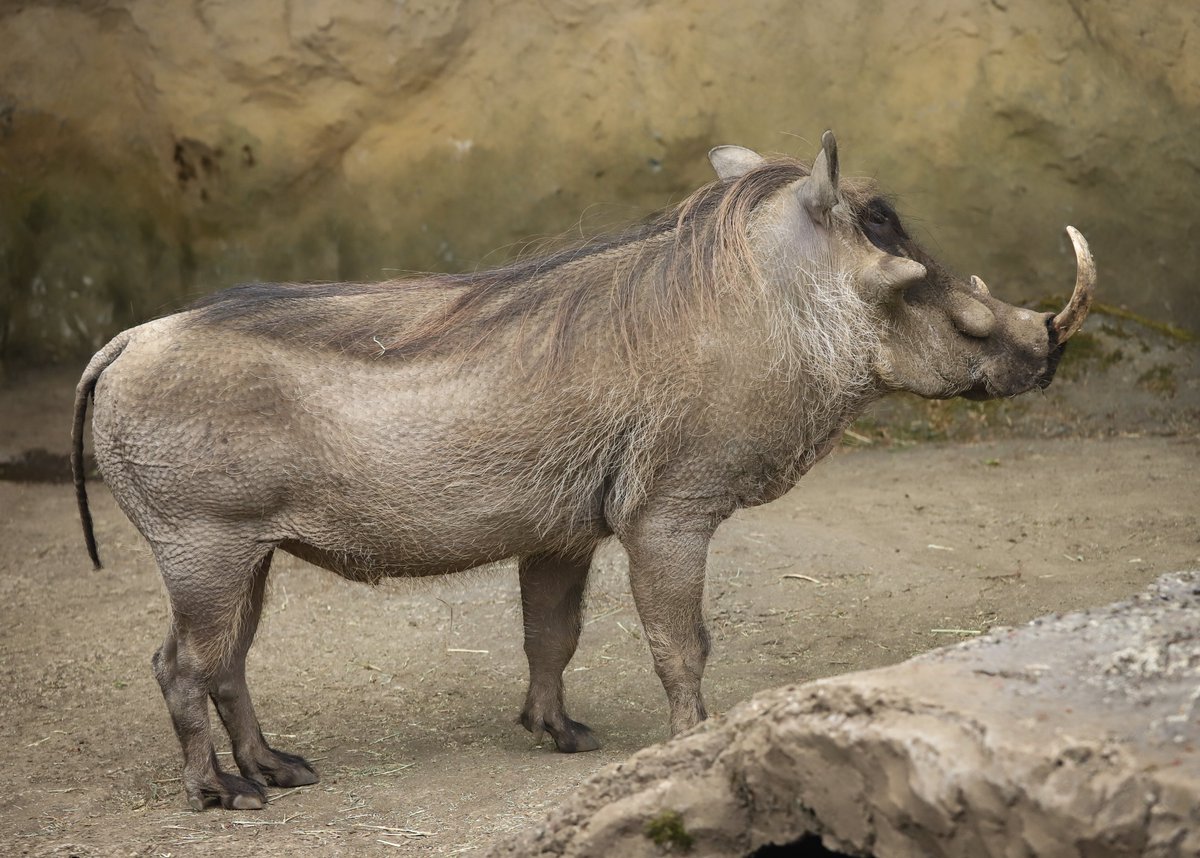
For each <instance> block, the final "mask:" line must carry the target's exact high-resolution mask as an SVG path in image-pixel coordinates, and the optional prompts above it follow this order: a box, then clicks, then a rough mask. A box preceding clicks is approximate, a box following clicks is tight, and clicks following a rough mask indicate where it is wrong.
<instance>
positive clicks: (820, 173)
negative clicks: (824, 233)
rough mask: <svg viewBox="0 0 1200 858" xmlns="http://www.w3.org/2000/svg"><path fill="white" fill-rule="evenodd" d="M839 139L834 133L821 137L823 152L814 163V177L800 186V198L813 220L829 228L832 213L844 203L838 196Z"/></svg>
mask: <svg viewBox="0 0 1200 858" xmlns="http://www.w3.org/2000/svg"><path fill="white" fill-rule="evenodd" d="M838 176H839V166H838V150H837V138H835V137H834V136H833V132H832V131H826V132H825V133H824V134H822V135H821V151H820V152H819V153H818V154H817V159H816V160H815V161H813V166H812V175H810V176H809V177H808V178H807V179H805V180H804V181H803V182H801V184H800V198H801V200H802V201H803V202H804V207H805V208H807V209H808V213H809V214H810V215H811V216H812V218H813V220H815V221H818V222H820V223H823V224H825V225H826V226H829V224H830V220H831V219H830V214H829V213H830V212H831V211H833V207H834V206H836V205H837V204H838V203H840V202H841V201H842V198H841V196H840V195H839V194H838Z"/></svg>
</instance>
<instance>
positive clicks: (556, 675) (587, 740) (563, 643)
mask: <svg viewBox="0 0 1200 858" xmlns="http://www.w3.org/2000/svg"><path fill="white" fill-rule="evenodd" d="M590 565H591V551H590V550H589V551H586V552H584V553H582V554H581V555H579V556H575V557H563V556H558V555H547V554H537V555H533V556H530V557H522V558H521V564H520V576H521V610H522V613H523V615H524V618H525V655H526V656H527V657H528V659H529V693H528V694H527V695H526V696H525V708H524V709H522V710H521V717H520V721H521V724H522V725H523V726H524V727H525V729H526V730H529V731H530V732H531V733H533V734H534V735H535V736H540V735H541V734H542V731H543V730H544V731H545V732H547V733H549V734H550V736H551V737H552V738H553V739H554V744H555V745H556V746H557V747H558V750H560V751H564V752H567V753H572V752H575V751H594V750H596V749H597V748H599V747H600V743H599V742H598V741H597V740H596V737H595V736H594V735H592V731H591V730H590V729H588V727H587V726H586V725H584V724H580V723H579V722H578V721H572V720H571V719H570V718H569V717H568V716H567V712H566V709H565V708H564V705H563V680H562V675H563V671H564V670H565V669H566V667H567V663H568V662H569V661H570V660H571V656H573V655H574V654H575V646H576V645H577V644H578V643H579V632H580V629H581V628H582V627H583V591H584V587H585V586H586V584H587V576H588V569H589V567H590Z"/></svg>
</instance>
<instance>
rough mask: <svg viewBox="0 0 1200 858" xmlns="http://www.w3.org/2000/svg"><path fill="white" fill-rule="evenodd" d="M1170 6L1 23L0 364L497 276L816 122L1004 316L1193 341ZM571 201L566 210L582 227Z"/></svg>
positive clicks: (1197, 107)
mask: <svg viewBox="0 0 1200 858" xmlns="http://www.w3.org/2000/svg"><path fill="white" fill-rule="evenodd" d="M1197 40H1200V6H1198V5H1197V4H1193V3H1177V2H1172V0H1096V2H1089V3H1087V4H1079V3H1066V4H1043V3H1039V2H1036V0H1007V2H999V0H996V2H992V3H990V4H988V3H980V2H977V0H921V2H918V3H916V4H894V3H893V4H887V3H878V2H874V0H850V2H840V3H824V4H812V3H804V4H798V3H792V2H788V0H762V2H756V3H753V4H739V5H738V6H737V7H736V8H734V7H731V6H729V4H726V3H721V2H717V0H692V2H686V3H669V4H668V3H653V2H647V0H603V2H601V1H600V0H563V1H562V2H557V0H556V2H544V0H513V2H507V3H502V4H494V3H487V2H482V0H416V2H407V3H397V2H393V0H337V2H335V0H165V2H164V0H107V2H97V0H74V2H70V0H61V2H55V3H35V2H19V1H18V2H15V3H13V2H9V3H6V4H3V7H2V8H0V44H2V45H3V46H4V47H3V50H2V51H0V199H2V200H3V207H2V210H0V358H9V359H12V358H24V359H29V360H45V359H54V358H64V357H75V356H78V355H81V354H84V353H89V352H90V351H91V350H93V349H94V348H96V347H97V346H98V345H100V344H101V343H102V342H103V341H104V340H105V339H106V338H107V337H108V336H109V335H111V334H112V333H114V332H115V331H117V330H118V329H120V328H122V327H125V326H127V325H129V324H131V323H133V322H136V321H139V320H141V319H144V318H146V317H148V316H152V315H155V314H157V313H161V312H163V311H165V310H168V309H173V308H175V307H177V306H179V305H180V304H181V303H182V302H183V301H185V300H187V299H188V298H190V297H194V296H196V295H199V294H201V293H204V292H207V291H211V290H213V289H217V288H221V287H224V286H228V285H231V284H233V283H236V282H240V281H245V280H248V279H332V278H345V279H378V278H380V277H385V276H390V275H391V274H393V273H395V272H397V271H401V270H414V269H417V270H422V269H440V270H461V269H468V268H473V267H476V266H478V265H480V264H488V263H492V262H501V261H504V260H505V259H506V258H507V257H509V256H511V255H513V254H514V253H515V252H516V251H518V250H520V249H521V248H522V247H523V246H524V244H525V242H527V241H528V240H529V239H530V237H531V236H533V237H536V236H541V235H560V234H563V233H564V232H566V233H569V232H573V231H574V232H577V231H578V230H576V229H574V226H575V225H578V224H579V222H580V216H581V213H587V214H586V216H585V218H584V221H585V222H584V223H583V229H584V230H585V231H594V230H595V229H596V228H600V227H603V226H604V225H606V224H611V223H613V222H624V221H627V220H630V219H633V218H636V217H638V216H639V215H641V214H643V213H645V212H647V211H649V210H651V209H654V208H658V207H660V206H662V205H664V204H666V203H667V202H669V201H670V200H672V199H677V198H678V197H679V196H680V195H682V194H683V193H685V192H687V191H689V190H691V189H693V188H695V187H696V186H698V185H699V184H701V183H703V182H705V181H707V180H708V179H709V172H708V166H707V164H706V162H705V159H704V153H705V152H706V150H707V149H708V148H709V147H711V146H713V145H715V144H717V143H725V142H737V143H741V144H743V145H748V146H753V147H755V148H758V149H761V150H764V151H784V152H787V153H789V154H794V155H799V156H802V157H811V156H812V154H814V153H815V151H816V148H817V147H816V143H815V141H816V140H818V138H819V136H820V133H821V131H822V130H823V129H824V128H826V127H833V128H835V129H836V130H837V132H838V135H839V138H838V139H839V140H840V141H841V142H842V145H843V150H844V156H843V159H844V169H845V170H846V171H847V172H849V173H854V172H859V173H864V172H865V173H873V174H876V175H878V176H879V177H880V178H881V179H882V180H883V182H884V183H885V185H886V186H888V187H889V188H891V189H892V190H893V191H895V192H897V193H898V194H899V195H900V196H901V197H902V199H901V204H902V208H903V209H904V210H906V211H907V212H908V213H910V214H911V215H913V216H915V217H916V218H918V219H919V220H920V221H921V222H924V223H928V224H930V225H931V226H930V228H929V229H928V230H927V236H926V237H927V238H928V239H930V240H936V241H937V243H938V252H939V255H940V256H941V257H942V258H945V259H947V260H948V261H950V262H952V263H954V264H956V265H957V266H958V267H959V268H961V269H962V270H964V271H971V272H978V273H980V274H981V275H982V276H983V277H984V279H985V280H987V281H988V282H989V284H991V286H992V288H993V289H994V290H996V291H997V292H998V293H1000V294H1002V295H1003V296H1004V297H1006V298H1008V299H1010V300H1016V299H1033V298H1037V297H1040V296H1044V295H1047V294H1049V293H1055V292H1056V293H1062V292H1065V291H1066V290H1067V289H1068V288H1069V285H1070V282H1071V276H1072V256H1071V252H1070V245H1069V242H1067V240H1066V238H1065V236H1064V235H1063V230H1062V228H1063V226H1064V224H1066V223H1072V224H1074V225H1075V226H1077V227H1079V228H1080V229H1081V230H1083V231H1084V233H1085V234H1086V235H1087V236H1088V238H1089V239H1090V241H1091V244H1092V247H1093V249H1094V251H1095V253H1096V257H1097V261H1098V263H1099V266H1100V271H1101V276H1102V280H1101V300H1103V301H1107V302H1110V303H1121V302H1125V303H1127V304H1129V305H1130V306H1131V307H1132V308H1133V309H1134V310H1137V311H1139V312H1142V313H1147V314H1149V315H1152V316H1155V317H1157V318H1160V319H1164V320H1167V321H1173V322H1176V323H1181V324H1184V325H1192V326H1195V325H1196V323H1197V320H1198V319H1200V294H1198V293H1197V291H1196V290H1195V289H1194V281H1195V272H1196V271H1197V270H1200V232H1198V230H1200V202H1198V199H1200V198H1198V197H1197V195H1196V194H1195V193H1194V184H1195V182H1194V179H1195V177H1196V175H1197V171H1198V170H1200V143H1197V141H1200V51H1197V50H1196V49H1195V45H1196V43H1197ZM597 207H599V208H597Z"/></svg>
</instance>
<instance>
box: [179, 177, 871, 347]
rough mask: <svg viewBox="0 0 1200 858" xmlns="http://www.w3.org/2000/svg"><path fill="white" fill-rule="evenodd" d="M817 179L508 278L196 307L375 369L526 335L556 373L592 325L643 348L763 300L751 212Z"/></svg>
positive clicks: (748, 188) (732, 197)
mask: <svg viewBox="0 0 1200 858" xmlns="http://www.w3.org/2000/svg"><path fill="white" fill-rule="evenodd" d="M808 172H809V167H808V166H807V165H806V164H803V163H801V162H799V161H796V160H793V159H789V158H776V159H772V160H770V161H768V162H767V163H766V164H764V165H763V166H761V167H759V168H757V169H754V170H751V171H750V172H748V173H746V174H745V175H743V176H741V177H739V178H738V179H736V180H733V181H724V182H723V181H716V182H712V183H710V184H707V185H705V186H703V187H701V188H700V189H699V190H697V191H695V192H694V193H693V194H691V195H690V196H689V197H688V198H686V199H685V200H683V201H682V202H681V203H679V204H678V205H675V206H673V207H671V208H668V209H666V210H664V211H662V212H659V213H658V214H657V215H655V216H653V217H651V218H650V219H649V220H647V221H646V222H644V223H642V224H639V225H636V226H634V227H632V228H630V229H628V230H626V231H625V232H623V233H620V234H617V235H614V236H608V237H602V238H599V239H593V240H590V241H587V242H584V243H582V244H579V245H576V246H572V247H567V248H565V249H562V250H558V251H556V252H553V253H549V254H545V255H540V256H533V257H529V258H525V259H519V260H517V261H515V262H513V263H511V264H508V265H505V266H501V267H499V268H493V269H489V270H484V271H478V272H473V273H466V274H431V275H419V276H412V277H405V278H400V279H393V280H385V281H382V282H377V283H315V284H299V283H253V284H248V285H243V286H236V287H234V288H232V289H228V290H225V291H223V292H218V293H216V294H213V295H210V296H207V297H205V298H202V299H200V300H199V301H197V302H195V303H194V304H192V305H191V306H190V307H189V308H188V310H190V311H191V314H192V320H193V321H194V322H195V323H197V324H201V325H206V326H215V327H222V328H227V329H235V330H239V331H243V332H246V333H249V334H252V335H258V336H264V337H270V338H273V339H280V340H285V341H294V342H297V343H300V344H303V345H305V346H306V347H309V348H315V349H329V350H334V351H338V352H342V353H347V354H354V355H360V356H362V357H363V358H364V359H369V358H375V359H405V358H416V357H420V356H422V355H424V354H427V353H437V354H447V353H455V352H458V353H462V352H467V351H470V350H472V349H473V348H475V347H477V346H478V345H479V344H480V343H482V342H483V341H485V340H486V339H488V338H489V337H490V336H492V335H494V334H495V333H497V332H498V331H501V330H505V329H509V328H512V327H515V328H518V329H520V330H521V331H522V336H523V337H524V336H526V335H527V334H526V332H528V331H531V330H532V331H536V332H537V336H536V340H537V341H538V342H539V343H541V344H543V347H544V349H545V351H544V353H543V357H544V358H546V363H545V364H544V365H546V366H558V365H562V364H563V363H565V362H567V360H568V358H569V356H570V355H571V354H572V353H573V352H574V351H575V348H576V346H578V345H579V341H580V339H581V337H582V336H584V335H585V330H581V329H586V328H587V327H588V325H587V324H585V323H586V322H595V321H596V320H597V319H603V320H606V323H608V324H612V325H615V326H616V333H617V335H618V337H619V340H620V341H621V342H622V343H623V344H624V345H625V347H626V349H627V350H630V351H636V350H637V348H638V346H639V343H641V342H642V341H643V340H645V339H647V338H649V339H653V338H654V335H655V333H661V332H662V329H663V328H664V326H665V327H667V328H671V327H674V326H679V325H684V326H687V327H692V325H694V324H699V323H702V322H703V320H704V319H705V318H706V317H708V316H709V312H710V311H711V310H712V309H713V307H714V304H715V302H716V299H717V298H718V297H720V298H721V299H722V301H724V302H729V301H730V300H733V301H735V302H736V301H738V300H739V299H741V300H753V296H752V295H751V294H750V293H751V292H753V291H754V287H753V286H752V285H751V284H750V283H747V282H745V281H746V280H747V275H749V274H751V271H750V269H751V268H752V267H753V260H752V258H751V249H750V246H749V242H748V231H749V229H748V228H749V225H750V221H751V218H752V216H753V214H754V211H755V209H756V208H757V207H758V206H759V204H760V203H762V202H763V201H764V200H765V199H767V198H768V197H769V196H770V195H771V194H773V193H774V192H775V191H776V190H778V189H780V188H782V187H783V186H785V185H787V184H789V183H792V182H795V181H797V180H798V179H800V178H802V177H804V176H806V175H808ZM847 184H848V183H844V185H847ZM845 190H846V191H849V192H850V193H851V194H853V192H854V187H853V186H852V185H851V186H849V187H846V188H845ZM851 202H852V205H853V204H855V203H858V202H859V200H857V199H852V200H851ZM585 317H595V318H585ZM593 330H594V329H593ZM675 333H680V332H679V331H675Z"/></svg>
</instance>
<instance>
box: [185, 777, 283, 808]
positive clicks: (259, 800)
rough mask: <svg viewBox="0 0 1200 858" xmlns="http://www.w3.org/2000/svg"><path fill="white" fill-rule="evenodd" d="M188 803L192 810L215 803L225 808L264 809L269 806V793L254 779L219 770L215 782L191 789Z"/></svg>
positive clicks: (211, 805)
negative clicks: (194, 789)
mask: <svg viewBox="0 0 1200 858" xmlns="http://www.w3.org/2000/svg"><path fill="white" fill-rule="evenodd" d="M188 804H189V805H191V807H192V810H204V809H205V808H206V807H213V806H214V805H220V806H221V807H223V808H225V810H262V809H263V808H264V807H266V806H267V794H266V792H264V791H263V788H262V787H260V786H259V785H258V784H256V783H254V781H248V780H246V779H245V778H240V777H238V776H237V775H227V774H225V773H224V772H218V773H217V779H216V783H215V784H205V785H203V786H201V787H200V789H199V790H197V791H195V792H192V791H190V790H189V794H188Z"/></svg>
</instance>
